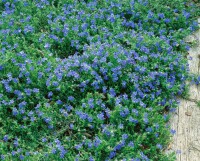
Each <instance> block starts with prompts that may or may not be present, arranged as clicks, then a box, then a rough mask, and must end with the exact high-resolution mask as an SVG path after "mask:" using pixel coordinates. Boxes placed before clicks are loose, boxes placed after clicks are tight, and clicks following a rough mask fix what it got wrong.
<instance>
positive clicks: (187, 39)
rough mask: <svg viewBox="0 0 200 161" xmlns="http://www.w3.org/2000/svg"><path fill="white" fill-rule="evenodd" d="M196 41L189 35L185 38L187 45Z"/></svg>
mask: <svg viewBox="0 0 200 161" xmlns="http://www.w3.org/2000/svg"><path fill="white" fill-rule="evenodd" d="M196 40H197V39H196V38H195V36H193V35H189V36H187V37H186V38H185V42H187V43H192V42H195V41H196Z"/></svg>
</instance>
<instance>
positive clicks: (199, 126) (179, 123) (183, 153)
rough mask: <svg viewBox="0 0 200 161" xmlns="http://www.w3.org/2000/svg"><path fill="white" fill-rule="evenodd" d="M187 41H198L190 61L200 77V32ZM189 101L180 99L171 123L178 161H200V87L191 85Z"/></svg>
mask: <svg viewBox="0 0 200 161" xmlns="http://www.w3.org/2000/svg"><path fill="white" fill-rule="evenodd" d="M198 22H199V25H200V18H199V19H198ZM186 41H189V42H192V41H196V42H197V45H195V47H192V48H191V49H190V51H189V55H188V58H189V57H192V60H189V59H188V63H189V68H190V72H191V73H195V74H198V75H200V30H199V31H197V32H195V33H194V34H192V35H191V36H189V37H187V39H186ZM189 90H190V92H189V93H190V97H189V99H180V100H179V101H180V104H179V108H178V109H177V111H176V112H175V113H174V114H173V117H172V119H171V121H170V125H171V129H174V130H176V133H175V134H174V136H173V138H172V143H171V144H170V145H169V148H168V150H169V151H175V152H176V157H177V161H200V107H198V106H197V104H196V101H200V85H198V86H197V85H191V87H190V89H189Z"/></svg>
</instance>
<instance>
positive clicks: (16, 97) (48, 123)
mask: <svg viewBox="0 0 200 161" xmlns="http://www.w3.org/2000/svg"><path fill="white" fill-rule="evenodd" d="M177 3H179V5H178V6H177ZM197 13H199V12H198V11H197V7H196V5H195V4H193V3H190V4H187V3H185V2H184V0H169V1H168V2H166V4H165V3H163V2H162V1H160V0H156V1H155V0H123V1H119V0H113V1H109V0H101V1H98V0H84V1H79V0H69V1H67V2H65V3H64V1H59V0H58V1H56V0H33V1H30V0H22V1H21V0H12V1H11V0H2V2H0V40H1V43H0V156H1V159H2V160H69V161H73V160H76V161H79V160H80V161H81V160H89V161H95V160H97V161H102V160H105V161H109V160H123V161H129V160H131V161H142V160H146V161H150V160H164V161H166V160H172V158H173V157H172V156H171V155H166V154H163V153H162V150H163V148H165V146H166V145H167V144H168V142H169V138H170V129H169V127H168V126H166V123H167V121H168V120H169V118H170V117H169V116H170V115H169V112H170V111H171V112H172V111H174V108H175V107H176V106H177V103H178V102H177V100H176V95H181V94H183V93H184V90H185V81H186V80H187V79H188V78H189V77H188V65H187V60H186V59H185V55H186V54H185V51H187V50H188V49H189V46H188V45H187V44H186V43H185V42H184V41H182V38H184V37H185V36H186V35H187V34H189V33H190V32H192V31H194V30H195V29H197V28H198V26H197V23H196V22H195V21H193V20H192V19H193V18H194V17H195V16H196V14H197Z"/></svg>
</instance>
